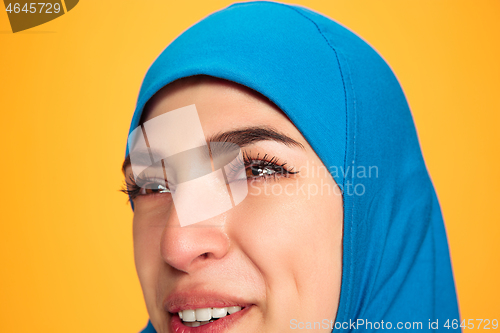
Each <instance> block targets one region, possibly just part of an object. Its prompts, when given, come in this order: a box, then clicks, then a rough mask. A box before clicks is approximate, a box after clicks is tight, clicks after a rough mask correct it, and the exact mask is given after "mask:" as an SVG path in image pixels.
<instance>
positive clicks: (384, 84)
mask: <svg viewBox="0 0 500 333" xmlns="http://www.w3.org/2000/svg"><path fill="white" fill-rule="evenodd" d="M157 34H158V36H161V32H157ZM199 74H205V75H210V76H214V77H218V78H222V79H226V80H230V81H234V82H237V83H239V84H242V85H245V86H247V87H249V88H252V89H254V90H256V91H258V92H260V93H261V94H263V95H264V96H266V97H268V98H269V99H270V100H271V101H272V102H274V103H275V104H276V105H277V106H278V107H279V108H281V110H283V111H284V112H285V113H286V114H287V116H288V117H289V118H290V120H291V121H292V122H293V123H294V124H295V126H296V127H297V128H298V129H299V131H300V132H301V133H302V134H303V135H304V137H305V138H306V140H307V141H308V142H309V144H310V145H311V146H312V147H313V149H314V150H315V151H316V153H317V154H318V156H319V157H320V158H321V160H322V161H323V163H324V164H325V166H326V167H328V168H329V169H330V170H335V172H332V176H333V178H334V179H335V181H336V182H337V184H338V185H339V186H341V188H343V189H344V193H343V201H344V235H343V267H342V286H341V295H340V303H339V307H338V312H337V318H336V322H338V323H344V324H343V328H340V329H334V330H335V331H343V332H350V331H355V330H356V329H354V328H353V326H352V325H349V327H346V326H347V325H346V324H345V323H349V322H350V321H351V323H352V322H353V321H356V320H357V319H363V320H365V321H369V322H372V323H375V322H379V323H380V322H381V321H382V320H383V321H384V323H387V322H391V323H392V325H393V329H394V328H395V325H396V324H397V323H398V322H402V323H406V322H422V330H423V331H428V330H430V329H429V322H433V323H435V322H436V321H438V327H439V330H444V331H449V330H453V328H454V327H453V326H452V325H451V324H452V321H453V319H456V320H459V313H458V305H457V297H456V293H455V286H454V281H453V273H452V269H451V263H450V257H449V252H448V244H447V239H446V233H445V228H444V224H443V219H442V215H441V210H440V207H439V203H438V200H437V197H436V193H435V191H434V188H433V185H432V183H431V180H430V178H429V175H428V173H427V169H426V166H425V163H424V160H423V157H422V154H421V151H420V147H419V142H418V138H417V134H416V131H415V127H414V124H413V119H412V116H411V113H410V110H409V107H408V105H407V102H406V99H405V96H404V94H403V91H402V90H401V87H400V85H399V83H398V81H397V79H396V78H395V76H394V74H393V73H392V71H391V69H390V68H389V66H388V65H387V64H386V63H385V61H384V60H383V59H382V58H381V57H380V56H379V55H378V54H377V53H376V52H375V51H374V50H373V49H372V48H371V47H370V46H369V45H368V44H367V43H366V42H364V41H363V40H361V39H360V38H359V37H357V36H356V35H355V34H353V33H352V32H350V31H349V30H347V29H345V28H344V27H342V26H341V25H339V24H338V23H336V22H334V21H332V20H330V19H328V18H326V17H324V16H322V15H319V14H317V13H315V12H313V11H310V10H308V9H306V8H303V7H299V6H291V5H285V4H281V3H274V2H247V3H238V4H234V5H232V6H230V7H228V8H225V9H223V10H221V11H218V12H216V13H214V14H212V15H210V16H208V17H207V18H205V19H204V20H202V21H200V22H199V23H197V24H196V25H194V26H193V27H191V28H190V29H188V30H187V31H185V32H184V33H183V34H182V35H181V36H179V37H178V38H177V39H176V40H174V41H173V42H172V43H171V44H170V45H169V46H168V47H167V48H166V49H165V50H164V51H163V53H162V54H161V55H160V56H159V57H158V58H157V59H156V61H155V62H154V63H153V65H152V66H151V68H150V69H149V71H148V73H147V75H146V77H145V79H144V81H143V84H142V87H141V91H140V94H139V98H138V102H137V107H136V110H135V114H134V117H133V120H132V124H131V130H133V129H134V128H135V127H136V126H137V125H138V124H139V120H140V117H141V113H142V110H143V108H144V105H145V104H146V102H147V101H148V100H149V99H150V98H151V97H152V96H153V95H154V94H155V93H156V92H158V90H160V89H161V88H162V87H164V86H165V85H167V84H168V83H170V82H173V81H174V80H176V79H179V78H183V77H187V76H192V75H199ZM127 154H128V148H127ZM370 166H372V167H373V166H375V167H376V170H377V171H378V173H377V174H376V175H375V174H373V173H372V174H371V176H367V174H368V168H369V167H370ZM363 167H364V168H365V170H366V171H367V172H366V174H365V175H364V176H363V174H361V175H360V174H359V172H358V171H359V170H362V168H363ZM373 170H375V169H372V171H373ZM353 171H354V172H353ZM360 184H361V185H362V187H360V186H359V185H360ZM356 185H358V187H357V188H356ZM355 188H356V189H357V194H360V192H361V189H363V190H364V193H363V194H362V195H357V194H354V189H355ZM349 190H350V192H349ZM348 192H349V193H350V194H349V193H348ZM447 320H449V321H448V324H449V326H450V328H449V329H448V328H446V327H444V325H445V324H446V322H447ZM358 330H361V331H372V330H371V329H369V327H368V329H366V327H358ZM373 330H375V328H374V329H373ZM457 330H460V328H459V327H458V328H457ZM143 332H155V331H154V328H153V326H152V325H151V323H149V324H148V326H147V328H146V329H145V330H144V331H143Z"/></svg>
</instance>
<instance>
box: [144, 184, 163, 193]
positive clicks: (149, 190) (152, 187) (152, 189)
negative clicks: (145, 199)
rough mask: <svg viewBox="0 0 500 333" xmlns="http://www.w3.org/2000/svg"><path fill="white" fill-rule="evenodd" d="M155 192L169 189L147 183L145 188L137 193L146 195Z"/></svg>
mask: <svg viewBox="0 0 500 333" xmlns="http://www.w3.org/2000/svg"><path fill="white" fill-rule="evenodd" d="M156 193H170V189H169V188H167V187H165V186H163V185H161V184H158V185H151V184H149V185H147V187H146V188H144V187H143V188H142V189H141V191H140V192H139V195H148V194H156Z"/></svg>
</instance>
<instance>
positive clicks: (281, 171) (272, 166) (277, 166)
mask: <svg viewBox="0 0 500 333" xmlns="http://www.w3.org/2000/svg"><path fill="white" fill-rule="evenodd" d="M242 156H243V164H244V165H245V173H246V174H247V175H248V171H249V169H250V170H251V171H250V172H252V174H253V172H256V171H257V172H259V175H254V176H253V177H248V176H247V180H250V181H255V180H264V181H267V180H278V179H279V178H281V177H287V178H288V177H290V176H291V175H294V174H297V173H299V171H293V167H292V168H290V169H287V168H286V167H285V165H286V164H287V163H286V162H284V163H280V162H279V158H278V157H276V156H273V157H271V158H269V155H268V154H264V156H263V157H262V158H260V154H257V156H256V157H255V158H253V157H251V152H246V151H244V152H243V154H242ZM240 163H241V161H240ZM264 170H270V171H268V172H264ZM270 172H271V173H270ZM148 182H149V184H151V183H154V182H155V179H154V178H148V177H147V176H146V177H143V178H141V181H140V183H143V184H147V183H148ZM158 187H159V186H158ZM145 190H146V189H145V188H143V187H141V186H139V185H137V183H136V181H135V180H134V178H133V176H132V175H130V176H129V177H128V180H126V181H125V184H124V186H123V188H122V189H121V190H120V191H121V192H123V193H125V194H127V195H128V196H129V198H130V199H131V200H133V199H135V198H137V197H138V196H146V195H151V194H153V195H154V194H161V193H162V192H154V193H141V192H143V191H145ZM150 190H152V191H159V189H150ZM166 190H168V188H166ZM163 193H169V191H168V192H167V191H165V192H163Z"/></svg>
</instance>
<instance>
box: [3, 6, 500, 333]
mask: <svg viewBox="0 0 500 333" xmlns="http://www.w3.org/2000/svg"><path fill="white" fill-rule="evenodd" d="M230 3H231V2H230V1H197V2H196V3H195V2H193V1H187V2H181V1H175V2H174V1H95V0H94V1H90V0H88V1H80V3H79V4H78V6H76V7H75V8H74V9H73V10H72V11H71V12H68V13H67V14H65V15H63V16H61V17H59V18H57V19H55V20H53V21H51V22H48V23H46V24H43V25H41V26H38V27H35V28H32V29H30V30H27V31H24V32H19V33H16V34H12V32H11V30H10V26H9V22H8V19H7V13H6V12H5V11H4V6H3V5H0V9H1V11H0V85H1V87H0V110H1V124H2V126H1V131H0V142H1V161H2V163H1V166H0V170H1V177H2V179H1V180H2V191H1V194H0V205H1V210H0V220H1V223H0V260H1V264H0V270H1V271H0V273H1V274H0V332H75V333H76V332H137V331H139V330H140V329H141V328H142V327H143V326H144V325H145V324H146V321H147V313H146V309H145V306H144V302H143V299H142V293H141V290H140V286H139V283H138V279H137V277H136V274H135V269H134V262H133V251H132V228H131V222H132V212H131V209H130V207H129V206H128V205H127V199H126V196H125V195H124V194H122V193H120V192H118V189H119V188H120V187H121V185H122V174H121V173H120V166H121V163H122V160H123V157H124V152H125V143H126V138H127V131H128V126H129V122H130V120H131V116H132V113H133V110H134V106H135V102H136V98H137V95H138V92H139V87H140V84H141V81H142V78H143V76H144V74H145V73H146V71H147V69H148V67H149V65H150V64H151V63H152V62H153V61H154V59H155V58H156V57H157V55H158V54H159V53H160V52H161V51H162V50H163V49H164V48H165V47H166V46H167V44H168V43H169V42H170V41H172V40H173V39H174V38H175V37H176V36H178V35H179V34H180V33H182V32H183V31H184V30H185V29H187V28H188V27H189V26H191V25H192V24H194V23H195V22H197V21H198V20H200V19H202V18H203V17H205V16H207V15H208V14H210V13H212V12H214V11H216V10H218V9H220V8H223V7H225V6H227V5H229V4H230ZM294 3H296V4H300V5H304V6H306V7H309V8H311V9H313V10H315V11H318V12H320V13H323V14H325V15H327V16H329V17H330V18H332V19H334V20H336V21H338V22H340V23H341V24H343V25H345V26H347V27H348V28H350V29H351V30H353V31H354V32H356V33H357V34H358V35H360V36H361V37H362V38H364V39H365V40H366V41H368V42H369V43H370V44H371V45H372V46H374V47H375V49H376V50H377V51H378V52H379V53H380V54H381V55H382V56H383V57H384V58H385V59H386V60H387V61H388V63H389V64H390V65H391V67H392V68H393V70H394V71H395V73H396V75H397V76H398V78H399V80H400V82H401V84H402V86H403V89H404V90H405V93H406V96H407V98H408V100H409V103H410V106H411V109H412V112H413V115H414V118H415V121H416V125H417V129H418V133H419V137H420V142H421V145H422V149H423V152H424V156H425V159H426V163H427V166H428V168H429V171H430V174H431V177H432V179H433V181H434V185H435V187H436V190H437V193H438V196H439V199H440V202H441V206H442V210H443V213H444V218H445V223H446V228H447V232H448V238H449V243H450V248H451V255H452V261H453V268H454V272H455V279H456V285H457V291H458V295H459V303H460V309H461V316H462V318H464V319H469V318H472V319H476V318H481V319H486V318H487V319H494V318H496V319H499V320H500V302H499V301H498V299H500V287H499V283H498V281H499V280H500V267H499V263H500V242H499V241H498V239H499V238H500V214H499V206H500V204H499V199H500V191H499V189H500V176H499V163H500V157H499V152H500V130H499V125H500V99H499V90H500V2H499V1H498V0H490V1H486V0H479V1H463V0H462V1H458V0H439V1H435V0H418V1H417V0H407V1H401V0H392V1H389V0H370V1H368V0H335V1H333V0H332V1H295V2H294ZM160 36H161V37H160Z"/></svg>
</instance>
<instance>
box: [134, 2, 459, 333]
mask: <svg viewBox="0 0 500 333" xmlns="http://www.w3.org/2000/svg"><path fill="white" fill-rule="evenodd" d="M195 115H196V116H195ZM194 129H196V130H194ZM200 132H201V133H202V135H203V136H202V139H201V140H200V136H199V135H198V134H199V133H200ZM197 135H198V136H197ZM137 138H140V139H137ZM138 140H139V141H140V142H143V147H144V149H145V150H144V151H146V152H148V154H149V157H150V158H151V163H149V164H151V165H154V164H155V163H156V167H159V168H158V170H160V172H156V173H154V175H152V174H151V172H149V173H148V172H147V170H150V169H151V168H146V167H145V166H141V162H140V159H138V158H137V157H135V158H134V149H135V147H136V146H137V142H139V141H138ZM141 140H142V141H141ZM197 140H198V141H197ZM128 142H129V144H128V145H127V159H126V161H125V163H124V173H125V175H126V181H127V189H126V192H127V193H128V194H129V196H130V198H131V202H132V205H133V208H134V228H133V230H134V251H135V260H136V267H137V272H138V276H139V280H140V283H141V286H142V289H143V293H144V298H145V301H146V306H147V310H148V313H149V316H150V323H149V324H148V326H147V327H146V329H145V330H144V332H155V331H156V332H162V333H166V332H185V333H196V332H210V333H219V332H220V333H222V332H288V331H295V330H297V329H308V330H309V331H318V332H319V331H322V332H329V331H332V330H336V331H355V330H364V331H373V330H378V329H418V330H431V329H436V328H437V329H442V330H448V328H446V327H444V324H445V322H446V320H449V321H450V323H451V321H453V320H454V319H457V320H458V319H459V316H458V307H457V300H456V294H455V287H454V282H453V275H452V270H451V265H450V259H449V253H448V246H447V240H446V234H445V229H444V225H443V220H442V216H441V212H440V208H439V204H438V201H437V198H436V195H435V192H434V189H433V186H432V183H431V181H430V179H429V176H428V173H427V170H426V167H425V164H424V161H423V158H422V155H421V152H420V147H419V144H418V139H417V135H416V132H415V128H414V125H413V121H412V117H411V113H410V111H409V108H408V105H407V103H406V100H405V97H404V95H403V92H402V91H401V88H400V86H399V84H398V82H397V80H396V78H395V77H394V75H393V74H392V72H391V70H390V69H389V67H388V66H387V64H386V63H385V62H384V61H383V60H382V59H381V58H380V56H378V55H377V53H376V52H375V51H374V50H373V49H371V48H370V47H369V46H368V45H367V44H366V43H365V42H363V41H362V40H361V39H360V38H358V37H357V36H355V35H354V34H352V33H351V32H349V31H348V30H346V29H345V28H343V27H341V26H340V25H338V24H337V23H335V22H333V21H331V20H330V19H328V18H325V17H323V16H321V15H319V14H317V13H314V12H312V11H310V10H308V9H305V8H302V7H297V6H289V5H284V4H279V3H272V2H251V3H241V4H235V5H232V6H230V7H228V8H226V9H224V10H221V11H219V12H217V13H214V14H212V15H210V16H209V17H207V18H206V19H204V20H202V21H201V22H199V23H198V24H196V25H195V26H193V27H191V28H190V29H189V30H187V31H186V32H184V33H183V34H182V35H181V36H179V37H178V38H177V39H176V40H175V41H173V42H172V43H171V44H170V45H169V46H168V47H167V48H166V49H165V50H164V51H163V52H162V54H161V55H160V56H159V57H158V58H157V59H156V61H155V62H154V64H153V65H152V66H151V68H150V69H149V71H148V73H147V75H146V77H145V79H144V82H143V85H142V88H141V92H140V95H139V99H138V102H137V107H136V111H135V114H134V117H133V119H132V124H131V129H130V136H129V141H128ZM187 142H188V143H189V144H187ZM212 143H224V144H232V145H236V146H237V147H239V148H238V149H239V152H237V154H236V155H238V157H237V158H236V159H235V160H234V161H240V163H241V165H242V166H243V167H242V170H240V171H242V172H240V176H238V177H239V178H238V177H236V178H238V179H239V180H240V181H235V182H232V180H231V176H229V175H228V174H229V173H230V172H229V171H228V169H224V168H223V167H217V165H216V164H217V162H216V156H215V151H214V149H213V148H212V149H209V147H214V146H212ZM160 146H161V147H160ZM158 147H160V149H158ZM162 147H164V148H165V150H163V151H162ZM191 147H193V148H196V147H201V148H202V149H203V147H206V150H207V151H208V155H209V156H210V157H209V158H208V159H206V161H208V162H202V158H198V157H199V156H198V157H195V155H196V154H192V153H191V152H189V153H187V152H188V150H189V149H188V148H191ZM174 152H175V153H174ZM155 154H156V155H155ZM158 154H162V155H161V156H159V155H158ZM208 155H207V156H208ZM136 156H137V155H136ZM172 159H174V160H172ZM203 163H206V165H205V166H206V168H205V170H206V169H207V168H208V170H209V171H206V172H201V173H200V172H199V171H200V170H201V169H203V168H204V167H201V166H200V165H202V164H203ZM146 164H148V163H146ZM222 165H228V163H224V164H222ZM146 166H147V165H146ZM222 169H224V170H226V171H225V173H223V172H222V171H220V170H222ZM219 171H220V173H217V172H219ZM193 174H196V175H197V176H193ZM217 174H218V175H222V176H220V177H219V176H213V175H217ZM174 175H175V176H174ZM179 175H182V176H179ZM241 176H243V178H244V179H245V181H244V183H245V184H246V187H245V192H244V195H242V196H240V198H239V199H237V193H238V192H237V191H235V187H232V186H233V185H234V184H236V183H238V184H241ZM174 177H176V178H177V179H178V180H179V179H182V180H183V181H177V183H176V182H175V181H172V179H173V178H174ZM203 177H207V178H206V179H205V178H203ZM210 177H212V178H210ZM217 177H219V178H217ZM200 179H201V180H200ZM207 179H210V180H207ZM218 181H221V184H222V186H219V185H220V184H219V185H218V186H215V188H217V190H216V191H215V192H214V187H213V185H214V184H215V183H217V182H218ZM188 183H189V184H191V185H189V186H188V185H185V184H188ZM193 184H195V185H193ZM183 191H184V192H183ZM179 193H184V194H183V195H182V200H181V199H179V197H180V196H179ZM176 195H177V197H176ZM225 198H229V199H227V200H229V201H228V202H227V204H226V203H223V201H224V200H226V199H225ZM214 207H215V208H214ZM208 211H210V212H209V213H207V212H208ZM204 214H205V215H204ZM186 216H187V217H193V216H197V218H193V219H192V220H190V222H189V223H186V222H185V221H186V220H185V218H186ZM200 216H201V217H200ZM203 216H204V217H203ZM183 221H184V222H183ZM453 328H454V327H451V328H450V329H453Z"/></svg>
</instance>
